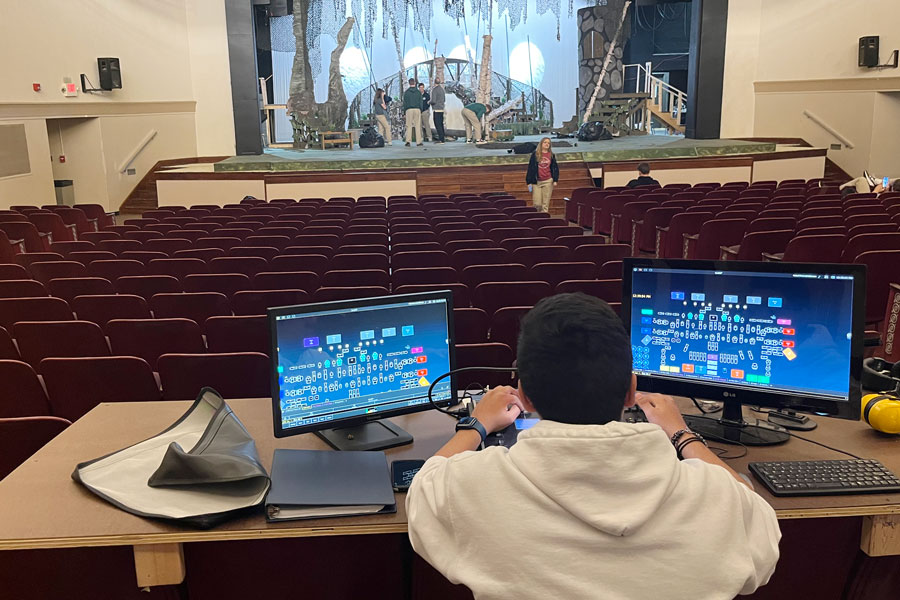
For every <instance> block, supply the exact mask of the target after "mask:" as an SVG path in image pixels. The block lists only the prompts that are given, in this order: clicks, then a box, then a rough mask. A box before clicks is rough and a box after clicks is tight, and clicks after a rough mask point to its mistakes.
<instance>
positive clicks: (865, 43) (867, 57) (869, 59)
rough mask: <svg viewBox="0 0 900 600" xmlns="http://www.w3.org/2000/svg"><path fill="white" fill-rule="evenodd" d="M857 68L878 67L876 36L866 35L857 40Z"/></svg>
mask: <svg viewBox="0 0 900 600" xmlns="http://www.w3.org/2000/svg"><path fill="white" fill-rule="evenodd" d="M859 66H860V67H869V68H871V67H877V66H878V36H877V35H867V36H864V37H861V38H859Z"/></svg>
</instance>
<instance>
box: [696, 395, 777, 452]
mask: <svg viewBox="0 0 900 600" xmlns="http://www.w3.org/2000/svg"><path fill="white" fill-rule="evenodd" d="M684 421H685V423H687V426H688V427H689V428H690V429H691V431H696V432H697V433H699V434H700V435H702V436H703V437H704V438H706V439H707V440H709V441H711V442H723V443H726V444H743V445H745V446H772V445H775V444H783V443H784V442H786V441H788V440H789V439H790V437H791V435H790V434H789V433H788V431H787V430H786V429H785V428H784V427H781V426H779V425H775V424H774V423H769V422H767V421H761V420H759V419H756V420H755V421H756V422H755V423H748V422H747V421H745V420H744V414H743V411H742V410H741V403H740V402H736V401H727V400H726V401H725V406H724V408H723V409H722V414H721V415H719V416H717V417H708V416H703V415H684Z"/></svg>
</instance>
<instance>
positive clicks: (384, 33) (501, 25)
mask: <svg viewBox="0 0 900 600" xmlns="http://www.w3.org/2000/svg"><path fill="white" fill-rule="evenodd" d="M631 5H632V2H631V0H587V1H586V0H578V1H577V6H576V0H349V1H348V0H293V2H286V3H284V4H283V5H282V6H283V10H282V12H283V13H284V14H279V13H278V9H277V8H276V9H274V11H273V12H271V13H270V21H269V30H270V38H271V50H272V74H273V78H274V79H273V81H274V85H273V84H272V83H269V85H270V86H271V87H270V90H271V92H270V93H272V94H274V101H275V102H282V103H283V104H285V105H286V111H285V114H284V115H283V116H280V119H282V121H281V122H280V123H279V122H278V121H276V122H275V125H278V127H279V130H280V131H281V132H282V133H281V134H280V135H281V136H282V137H283V136H284V133H285V129H286V128H285V125H287V126H288V127H289V130H288V131H287V133H288V134H289V135H290V138H291V139H292V145H293V147H294V148H305V147H307V146H313V145H316V146H317V145H318V144H319V141H320V140H319V136H320V134H321V133H322V132H326V131H327V132H332V131H346V130H347V129H361V128H364V127H366V126H368V125H371V124H372V122H373V117H374V116H373V115H372V114H371V113H372V105H373V100H374V94H375V90H376V89H377V88H381V89H384V90H385V91H386V93H387V95H388V96H390V97H392V98H393V99H394V102H393V103H392V104H391V106H390V110H391V119H390V120H391V123H392V127H393V129H394V131H393V133H394V137H395V138H396V137H398V135H399V134H400V129H401V127H402V125H403V119H402V118H401V114H400V113H401V108H400V106H401V102H400V99H401V96H402V94H403V91H404V89H405V88H406V86H407V83H406V82H407V80H408V79H410V78H413V79H416V80H417V81H418V82H422V83H424V84H425V86H426V89H430V88H431V86H432V85H433V83H434V81H435V80H436V79H438V78H440V79H441V80H443V82H444V85H445V89H446V90H447V98H448V105H447V115H446V117H445V119H446V122H447V129H448V133H449V134H450V135H454V134H460V133H461V131H459V130H462V118H461V116H459V110H461V108H462V107H463V106H464V105H465V104H468V103H470V102H480V103H483V104H490V105H491V106H492V107H493V109H494V110H493V111H492V112H491V113H490V115H489V118H488V123H487V125H488V127H489V128H493V129H495V130H497V134H495V135H496V136H497V137H499V138H503V137H505V138H506V139H508V137H511V136H514V135H535V134H550V133H560V134H573V133H575V132H576V131H577V129H578V128H579V126H581V125H582V124H584V123H590V122H594V123H597V124H599V125H600V126H603V127H605V128H606V129H608V130H610V131H612V132H613V134H614V135H621V134H632V133H635V132H640V133H647V132H649V130H650V113H649V111H648V110H646V107H644V106H640V107H639V106H638V104H639V103H640V102H645V100H646V97H647V96H649V92H650V91H651V90H650V89H646V90H641V93H639V94H623V93H622V92H623V91H626V90H625V88H626V77H627V70H628V66H629V65H625V64H623V47H624V45H625V43H626V41H627V39H628V37H629V35H630V32H631V27H632V24H631V21H632V12H633V9H632V10H629V9H630V8H631ZM511 42H512V48H510V46H511ZM328 50H330V52H327V51H328ZM391 50H392V52H391ZM326 52H327V56H328V60H327V64H323V63H324V62H325V60H324V56H325V55H326ZM642 79H646V78H642ZM265 83H266V82H265V81H264V82H263V84H264V85H265ZM644 84H646V81H635V82H634V83H633V84H632V87H634V89H635V91H639V90H640V88H641V86H642V85H644ZM279 96H280V97H279ZM621 96H640V98H621ZM638 101H639V102H638ZM275 130H276V128H275V127H273V128H271V131H275ZM498 134H499V135H498ZM272 141H274V140H270V142H272Z"/></svg>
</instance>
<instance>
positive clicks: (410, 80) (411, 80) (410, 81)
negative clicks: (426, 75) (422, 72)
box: [409, 77, 416, 85]
mask: <svg viewBox="0 0 900 600" xmlns="http://www.w3.org/2000/svg"><path fill="white" fill-rule="evenodd" d="M415 83H416V80H415V79H413V78H412V77H410V78H409V85H414V84H415Z"/></svg>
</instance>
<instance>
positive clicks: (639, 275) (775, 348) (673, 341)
mask: <svg viewBox="0 0 900 600" xmlns="http://www.w3.org/2000/svg"><path fill="white" fill-rule="evenodd" d="M631 298H632V300H631V347H632V353H633V360H634V371H635V373H637V374H638V375H645V376H652V377H673V378H689V379H695V380H700V381H703V382H709V383H715V384H719V385H728V386H729V387H737V388H741V387H749V388H751V389H759V388H765V389H766V390H767V391H771V392H776V393H777V392H781V393H785V394H789V393H795V394H796V393H802V394H803V395H806V396H813V397H820V398H823V399H832V400H834V399H837V400H847V399H848V398H849V392H848V387H849V386H848V381H849V377H850V338H851V330H852V306H853V278H852V277H851V276H850V275H823V274H803V273H748V272H740V271H703V270H687V269H665V268H640V267H638V268H635V269H634V270H633V271H632V294H631Z"/></svg>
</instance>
